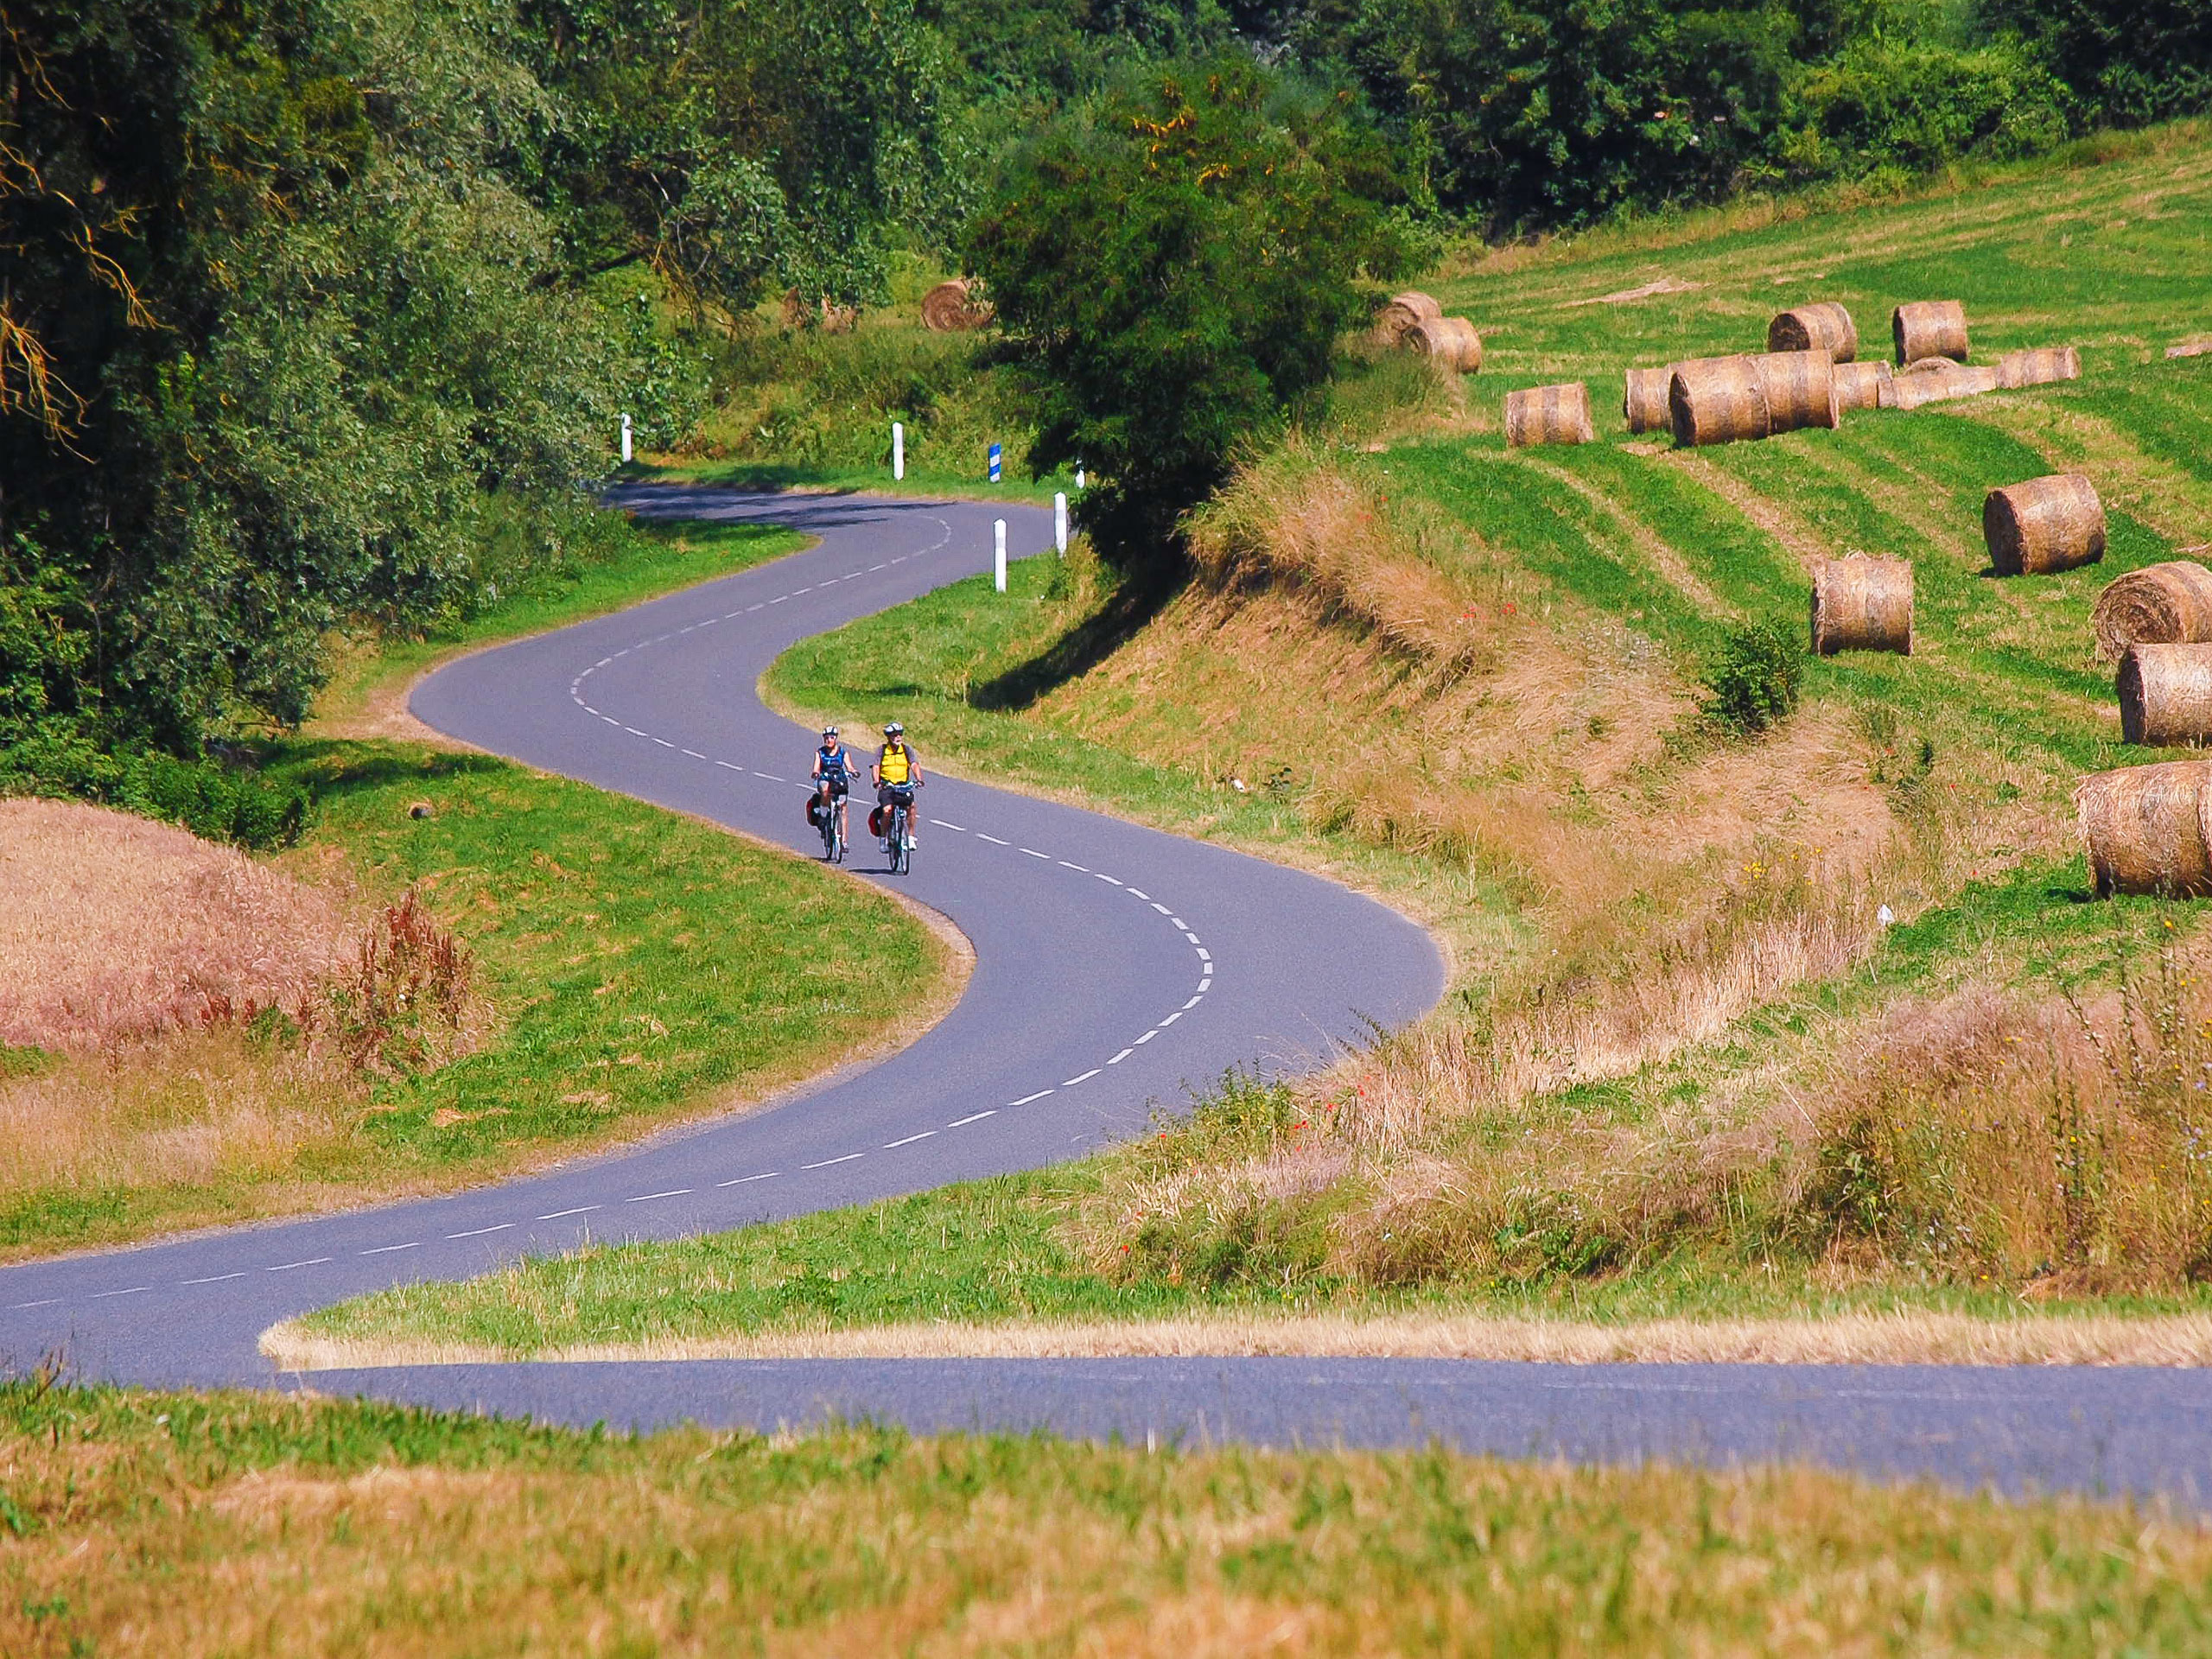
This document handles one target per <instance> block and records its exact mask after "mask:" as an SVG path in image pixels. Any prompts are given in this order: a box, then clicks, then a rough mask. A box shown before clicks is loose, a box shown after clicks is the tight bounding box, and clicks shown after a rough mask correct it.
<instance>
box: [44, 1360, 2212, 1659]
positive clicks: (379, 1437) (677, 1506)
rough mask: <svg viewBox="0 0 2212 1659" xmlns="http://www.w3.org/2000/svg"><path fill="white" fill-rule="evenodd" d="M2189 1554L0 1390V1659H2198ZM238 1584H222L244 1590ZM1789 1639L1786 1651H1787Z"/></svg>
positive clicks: (2102, 1506) (1925, 1507)
mask: <svg viewBox="0 0 2212 1659" xmlns="http://www.w3.org/2000/svg"><path fill="white" fill-rule="evenodd" d="M2209 1575H2212V1536H2209V1535H2207V1534H2206V1533H2205V1531H2204V1530H2203V1529H2202V1528H2201V1527H2200V1526H2198V1525H2197V1524H2196V1523H2195V1522H2192V1521H2190V1520H2188V1519H2182V1518H2177V1517H2174V1516H2171V1515H2168V1514H2165V1513H2164V1512H2162V1511H2160V1510H2155V1509H2146V1508H2142V1507H2138V1506H2131V1505H2126V1504H2111V1503H2087V1502H2080V1501H2038V1502H2029V1503H1996V1502H1993V1501H1990V1500H1987V1499H1983V1498H1975V1497H1964V1496H1960V1495H1956V1494H1953V1493H1948V1492H1945V1491H1939V1490H1936V1489H1934V1488H1931V1487H1928V1486H1922V1485H1871V1484H1866V1483H1862V1482H1858V1481H1854V1480H1851V1479H1848V1478H1840V1477H1837V1476H1834V1475H1829V1474H1825V1473H1821V1472H1816V1471H1804V1470H1775V1469H1764V1468H1760V1469H1751V1470H1747V1471H1739V1472H1729V1473H1707V1472H1703V1471H1692V1470H1680V1469H1673V1468H1668V1467H1663V1466H1647V1467H1643V1468H1636V1469H1596V1470H1590V1469H1572V1468H1567V1467H1564V1466H1559V1465H1553V1466H1531V1465H1527V1464H1508V1463H1500V1462H1497V1461H1492V1460H1486V1459H1471V1458H1463V1457H1458V1456H1453V1455H1451V1454H1448V1453H1446V1452H1440V1451H1428V1452H1401V1453H1368V1452H1254V1451H1247V1450H1242V1449H1236V1448H1230V1449H1224V1450H1211V1449H1205V1450H1198V1449H1192V1448H1187V1447H1185V1448H1179V1449H1178V1448H1170V1449H1164V1450H1149V1449H1144V1448H1136V1447H1123V1446H1096V1445H1090V1444H1080V1443H1078V1444H1069V1443H1063V1442H1058V1441H1054V1440H1046V1439H1043V1438H1034V1439H1013V1438H983V1437H952V1438H947V1439H941V1440H917V1439H912V1438H909V1437H907V1436H905V1435H903V1434H900V1433H893V1432H888V1431H880V1430H870V1429H847V1430H838V1431H835V1432H830V1433H820V1434H810V1435H798V1436H779V1437H777V1438H775V1439H773V1440H768V1439H763V1438H760V1437H759V1436H755V1435H750V1434H744V1433H737V1434H716V1433H705V1432H702V1431H696V1430H688V1431H680V1432H674V1433H664V1434H658V1435H654V1436H651V1437H647V1438H624V1437H618V1436H609V1435H606V1434H603V1433H588V1434H579V1433H565V1432H562V1431H559V1430H553V1429H543V1428H536V1427H526V1426H524V1425H519V1424H516V1423H511V1422H500V1421H486V1420H483V1419H477V1418H464V1417H452V1416H439V1415H433V1414H425V1413H420V1412H414V1411H407V1410H402V1409H397V1408H389V1407H384V1406H377V1405H369V1404H336V1403H332V1402H320V1401H314V1400H297V1399H283V1398H272V1397H270V1396H267V1395H220V1394H219V1395H157V1394H142V1393H134V1392H126V1391H120V1390H109V1389H42V1388H41V1387H40V1385H39V1384H37V1383H35V1382H17V1383H8V1384H4V1385H0V1649H4V1650H5V1651H7V1652H8V1653H10V1654H11V1655H21V1656H23V1659H44V1656H48V1655H54V1656H61V1655H71V1654H81V1653H88V1652H107V1651H119V1650H128V1649H139V1648H143V1647H145V1646H147V1645H149V1643H150V1642H152V1640H153V1638H152V1637H151V1636H150V1634H149V1633H150V1632H153V1631H156V1630H158V1631H159V1632H160V1637H159V1638H158V1645H159V1646H160V1648H161V1649H162V1651H163V1652H164V1653H167V1654H173V1655H175V1656H178V1659H192V1656H196V1655H203V1654H204V1655H211V1656H212V1655H215V1654H224V1655H252V1654H292V1653H299V1652H303V1651H311V1652H320V1653H329V1652H346V1651H353V1650H357V1649H361V1650H366V1649H376V1650H379V1651H384V1650H391V1649H404V1650H406V1651H408V1652H410V1653H421V1654H425V1655H442V1654H455V1655H458V1654H483V1653H505V1652H521V1651H526V1650H547V1649H553V1650H559V1651H563V1652H575V1653H591V1654H607V1655H613V1654H652V1653H676V1652H727V1651H735V1650H744V1651H748V1652H759V1653H765V1654H779V1653H793V1654H797V1653H806V1654H829V1655H836V1654H876V1653H883V1652H888V1651H899V1652H912V1653H920V1654H938V1655H963V1654H1011V1653H1036V1652H1039V1651H1043V1652H1061V1651H1082V1652H1090V1653H1138V1652H1159V1651H1162V1650H1166V1649H1173V1650H1175V1651H1178V1652H1187V1653H1192V1654H1198V1655H1211V1654H1222V1655H1227V1654H1230V1653H1246V1652H1250V1651H1254V1650H1255V1649H1266V1650H1270V1651H1277V1652H1296V1653H1315V1654H1321V1653H1330V1654H1334V1653H1344V1654H1353V1653H1375V1652H1411V1651H1421V1652H1448V1653H1458V1654H1469V1655H1491V1654H1498V1655H1503V1654H1515V1653H1529V1652H1565V1651H1571V1652H1575V1653H1584V1654H1646V1653H1656V1652H1669V1653H1676V1652H1679V1653H1695V1652H1708V1651H1713V1652H1744V1651H1787V1650H1792V1649H1796V1648H1799V1647H1802V1645H1804V1643H1806V1642H1807V1641H1808V1640H1809V1639H1817V1640H1818V1641H1819V1642H1820V1643H1821V1644H1822V1645H1823V1646H1826V1647H1829V1648H1832V1649H1835V1650H1838V1651H1842V1652H1875V1651H1912V1652H1927V1651H1942V1652H1947V1653H1991V1654H2011V1653H2019V1652H2027V1651H2033V1652H2037V1653H2055V1654H2082V1655H2089V1654H2107V1653H2119V1652H2128V1653H2141V1654H2152V1653H2177V1654H2179V1653H2190V1652H2197V1651H2202V1649H2203V1647H2204V1646H2205V1644H2206V1643H2207V1641H2208V1640H2212V1599H2208V1598H2207V1596H2206V1595H2205V1594H2204V1587H2205V1584H2206V1581H2207V1578H2208V1576H2209ZM248 1586H251V1591H252V1593H244V1592H245V1590H246V1588H247V1587H248ZM1813 1632H1817V1633H1818V1634H1817V1637H1816V1638H1815V1637H1812V1636H1811V1634H1810V1633H1813Z"/></svg>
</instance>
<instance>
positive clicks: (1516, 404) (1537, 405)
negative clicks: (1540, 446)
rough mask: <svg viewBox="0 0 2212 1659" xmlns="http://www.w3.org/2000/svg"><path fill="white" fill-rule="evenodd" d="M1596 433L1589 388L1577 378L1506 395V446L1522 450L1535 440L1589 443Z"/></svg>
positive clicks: (1536, 441) (1539, 441) (1592, 440)
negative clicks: (1591, 419) (1591, 418)
mask: <svg viewBox="0 0 2212 1659" xmlns="http://www.w3.org/2000/svg"><path fill="white" fill-rule="evenodd" d="M1597 436H1598V432H1597V429H1596V428H1595V427H1593V426H1592V424H1591V423H1590V388H1589V387H1587V386H1586V385H1583V384H1582V382H1581V381H1580V380H1569V381H1567V382H1566V383H1565V384H1564V385H1556V386H1532V387H1530V388H1529V390H1528V391H1509V392H1507V393H1506V394H1505V442H1506V447H1507V448H1512V449H1522V448H1527V447H1528V446H1529V445H1530V444H1535V443H1589V442H1594V441H1595V439H1596V438H1597Z"/></svg>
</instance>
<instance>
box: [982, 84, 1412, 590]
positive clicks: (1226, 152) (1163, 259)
mask: <svg viewBox="0 0 2212 1659" xmlns="http://www.w3.org/2000/svg"><path fill="white" fill-rule="evenodd" d="M1402 195H1403V192H1402V188H1401V187H1400V185H1399V182H1398V180H1397V177H1396V175H1395V172H1394V171H1393V168H1392V167H1391V164H1390V158H1389V155H1388V153H1387V151H1386V150H1385V149H1384V148H1383V145H1382V143H1380V142H1379V140H1377V138H1376V137H1375V135H1374V134H1373V133H1372V131H1371V130H1369V129H1367V128H1365V127H1364V126H1363V125H1362V124H1359V123H1358V122H1357V120H1355V119H1354V118H1352V117H1351V112H1350V110H1349V108H1348V105H1347V102H1346V100H1344V99H1342V98H1333V99H1331V98H1319V97H1315V96H1313V95H1312V94H1310V93H1308V92H1306V91H1304V90H1302V89H1300V88H1299V87H1297V86H1292V85H1290V84H1287V83H1286V82H1284V81H1283V80H1281V79H1279V78H1278V77H1276V76H1275V75H1274V74H1272V73H1269V72H1268V71H1267V70H1265V69H1263V68H1262V67H1260V66H1259V65H1258V64H1257V63H1255V61H1254V60H1252V59H1251V58H1249V56H1243V55H1236V54H1224V55H1221V56H1217V57H1214V58H1211V59H1209V60H1203V61H1200V62H1196V63H1190V64H1183V65H1177V66H1173V67H1165V68H1158V69H1154V70H1152V71H1150V72H1148V73H1144V74H1142V75H1140V76H1133V77H1131V78H1129V79H1127V80H1125V81H1124V82H1122V84H1120V85H1118V86H1116V87H1115V88H1114V89H1112V90H1111V91H1109V92H1106V93H1104V94H1103V95H1101V96H1100V97H1098V98H1096V99H1093V100H1090V101H1089V102H1087V103H1085V104H1084V105H1081V106H1079V107H1077V108H1076V109H1074V110H1072V111H1070V112H1069V113H1068V114H1066V115H1065V117H1063V118H1061V119H1059V120H1058V121H1056V122H1055V123H1053V124H1052V125H1051V126H1050V127H1048V128H1047V129H1046V130H1044V131H1043V132H1041V133H1040V134H1039V135H1038V136H1037V137H1036V138H1035V139H1034V140H1033V141H1032V142H1030V143H1027V144H1025V145H1023V146H1021V147H1020V149H1018V150H1017V151H1016V152H1015V153H1014V156H1012V158H1011V160H1010V162H1009V163H1008V166H1007V170H1006V172H1005V174H1004V175H1003V177H1002V178H1001V181H1000V185H999V188H998V190H997V192H996V194H995V196H994V198H993V200H991V202H990V203H989V204H988V206H987V207H986V208H985V209H984V211H983V212H982V213H981V214H980V215H979V216H978V217H977V219H976V221H975V223H974V224H973V226H971V227H970V229H969V233H968V236H967V238H966V243H965V251H966V253H967V257H968V261H969V266H970V268H971V269H972V270H975V271H976V272H977V273H978V274H979V275H981V276H982V277H983V278H984V280H985V281H987V282H988V283H989V285H990V291H991V295H992V297H993V300H994V302H995V303H996V305H997V307H998V312H999V317H1000V319H1001V322H1002V324H1003V325H1004V326H1005V327H1007V330H1008V331H1009V332H1010V334H1011V335H1012V336H1013V339H1014V341H1015V343H1016V347H1017V349H1018V350H1019V351H1020V353H1021V354H1022V357H1023V359H1024V360H1025V361H1026V362H1027V364H1028V365H1030V367H1031V368H1032V369H1033V372H1034V375H1035V378H1036V385H1037V403H1038V416H1039V435H1038V439H1037V442H1036V443H1035V445H1034V446H1033V449H1032V452H1031V453H1032V464H1033V466H1035V467H1038V468H1039V470H1040V471H1043V470H1048V469H1050V468H1052V467H1056V466H1058V465H1060V464H1061V463H1063V462H1066V461H1075V460H1077V459H1080V460H1081V461H1084V463H1085V464H1086V466H1088V467H1090V468H1091V469H1093V470H1094V471H1096V473H1098V474H1100V475H1101V482H1100V484H1099V485H1098V486H1096V488H1094V489H1093V490H1092V491H1091V492H1090V493H1089V494H1088V495H1087V496H1086V498H1085V500H1084V517H1085V522H1086V523H1087V524H1089V525H1090V528H1091V530H1092V531H1093V533H1094V535H1095V536H1096V537H1098V538H1099V540H1100V542H1101V544H1102V545H1103V546H1104V547H1105V548H1107V549H1108V550H1109V551H1114V552H1116V553H1118V554H1120V555H1121V556H1140V555H1141V554H1142V553H1144V552H1146V551H1147V550H1152V549H1155V548H1159V547H1161V546H1163V545H1164V544H1165V543H1166V540H1167V538H1168V537H1169V535H1170V533H1171V532H1172V530H1173V524H1174V521H1175V519H1176V518H1177V517H1178V515H1179V514H1180V513H1181V512H1183V511H1184V510H1185V508H1187V507H1189V506H1191V505H1193V504H1195V503H1196V502H1197V501H1198V500H1199V499H1202V498H1203V497H1204V496H1205V494H1207V493H1209V492H1210V491H1211V490H1212V489H1213V488H1214V487H1215V486H1216V485H1217V484H1218V483H1219V482H1220V481H1221V480H1222V479H1223V478H1224V475H1225V474H1226V472H1227V469H1228V467H1229V464H1230V458H1231V455H1232V454H1233V452H1234V451H1235V449H1236V447H1237V445H1238V444H1239V443H1240V442H1244V441H1246V440H1247V439H1248V438H1249V437H1250V436H1251V435H1254V434H1255V433H1257V432H1261V431H1263V430H1265V429H1267V428H1268V426H1270V425H1271V424H1273V423H1276V422H1279V421H1280V420H1281V418H1282V417H1283V416H1285V415H1286V414H1287V412H1288V411H1289V410H1291V408H1292V407H1293V406H1294V404H1296V403H1297V401H1298V400H1299V399H1300V397H1303V396H1304V395H1306V393H1308V392H1309V391H1312V390H1313V388H1315V387H1317V386H1318V385H1320V383H1321V381H1322V380H1323V378H1324V377H1325V375H1326V373H1327V369H1328V361H1329V353H1330V350H1331V348H1332V345H1333V344H1334V342H1335V340H1336V339H1337V337H1338V334H1341V333H1342V332H1343V331H1344V329H1345V328H1347V327H1350V326H1351V325H1352V324H1353V323H1354V322H1356V321H1358V320H1359V319H1360V318H1361V316H1362V315H1363V313H1364V310H1365V306H1366V303H1367V302H1365V301H1364V300H1363V298H1362V296H1361V292H1360V290H1359V289H1358V288H1357V282H1358V280H1359V279H1360V278H1361V277H1363V276H1364V277H1375V278H1388V277H1392V276H1395V274H1397V273H1398V272H1399V270H1401V269H1402V267H1403V266H1404V264H1406V262H1407V259H1408V253H1409V241H1408V232H1407V229H1406V225H1405V221H1404V219H1403V218H1402V215H1400V214H1399V213H1395V212H1394V211H1393V206H1394V204H1395V203H1396V202H1398V201H1400V200H1402Z"/></svg>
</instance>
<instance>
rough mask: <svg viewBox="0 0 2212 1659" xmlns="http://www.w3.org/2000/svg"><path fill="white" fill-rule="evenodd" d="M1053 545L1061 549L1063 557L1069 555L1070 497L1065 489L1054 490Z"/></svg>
mask: <svg viewBox="0 0 2212 1659" xmlns="http://www.w3.org/2000/svg"><path fill="white" fill-rule="evenodd" d="M1052 545H1053V546H1054V547H1056V548H1058V550H1060V556H1062V557H1063V558H1065V557H1066V556H1067V550H1068V498H1067V492H1066V491H1065V490H1055V491H1053V492H1052Z"/></svg>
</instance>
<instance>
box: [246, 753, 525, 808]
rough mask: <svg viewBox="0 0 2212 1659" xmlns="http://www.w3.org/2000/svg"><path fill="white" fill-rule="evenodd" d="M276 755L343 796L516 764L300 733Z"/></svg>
mask: <svg viewBox="0 0 2212 1659" xmlns="http://www.w3.org/2000/svg"><path fill="white" fill-rule="evenodd" d="M274 760H275V764H274V766H272V767H271V770H272V771H274V772H278V773H279V774H281V775H283V776H285V777H288V778H289V779H292V780H294V781H296V782H297V783H300V784H302V785H305V786H306V787H307V788H308V790H309V791H312V792H313V793H314V795H315V798H316V799H317V800H319V801H327V800H342V799H344V798H346V797H347V796H349V795H358V794H360V793H363V792H365V791H372V790H378V789H388V788H390V787H391V786H392V785H397V784H431V783H437V782H440V781H442V780H444V779H453V778H463V777H478V776H488V775H490V774H492V773H494V772H504V771H505V770H507V769H508V766H509V765H510V763H509V762H507V761H505V760H500V759H499V758H498V757H497V756H495V755H488V754H457V753H453V752H451V751H449V750H445V749H433V748H428V747H416V746H414V745H410V744H404V743H378V742H361V741H355V740H351V739H342V738H341V739H326V738H294V739H291V740H289V741H287V742H285V743H284V744H283V746H282V747H281V749H280V750H279V751H278V753H277V755H276V756H275V757H274Z"/></svg>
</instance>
